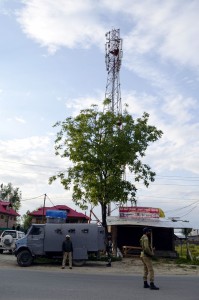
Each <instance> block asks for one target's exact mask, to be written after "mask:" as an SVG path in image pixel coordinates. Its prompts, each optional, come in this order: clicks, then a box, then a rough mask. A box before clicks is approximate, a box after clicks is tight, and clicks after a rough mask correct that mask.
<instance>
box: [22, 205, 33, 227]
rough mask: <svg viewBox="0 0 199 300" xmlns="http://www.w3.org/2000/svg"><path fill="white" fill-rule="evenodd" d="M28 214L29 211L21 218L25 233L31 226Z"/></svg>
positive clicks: (30, 218)
mask: <svg viewBox="0 0 199 300" xmlns="http://www.w3.org/2000/svg"><path fill="white" fill-rule="evenodd" d="M29 213H30V211H29V210H27V212H26V214H24V215H23V216H22V218H21V222H22V227H23V229H24V230H25V231H27V230H28V228H29V227H30V225H31V224H32V216H30V215H29Z"/></svg>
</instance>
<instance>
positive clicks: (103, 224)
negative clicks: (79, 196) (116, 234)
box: [100, 203, 108, 235]
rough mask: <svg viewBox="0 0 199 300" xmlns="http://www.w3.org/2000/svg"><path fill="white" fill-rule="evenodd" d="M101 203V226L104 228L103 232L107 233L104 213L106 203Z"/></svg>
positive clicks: (105, 211)
mask: <svg viewBox="0 0 199 300" xmlns="http://www.w3.org/2000/svg"><path fill="white" fill-rule="evenodd" d="M100 204H101V209H102V226H103V227H104V228H105V233H106V235H107V233H108V228H107V223H106V213H107V205H106V204H104V203H100Z"/></svg>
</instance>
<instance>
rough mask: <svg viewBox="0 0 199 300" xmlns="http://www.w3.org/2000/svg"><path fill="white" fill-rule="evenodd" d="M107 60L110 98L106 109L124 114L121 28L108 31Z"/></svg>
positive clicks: (107, 87) (107, 88)
mask: <svg viewBox="0 0 199 300" xmlns="http://www.w3.org/2000/svg"><path fill="white" fill-rule="evenodd" d="M105 36H106V40H107V42H106V44H105V51H106V53H105V62H106V70H107V72H108V77H107V84H106V92H105V99H109V100H110V102H109V104H108V105H105V107H104V109H105V110H110V111H112V112H113V113H114V114H116V115H120V114H122V102H121V91H120V76H119V75H120V67H121V63H122V39H121V38H120V29H112V30H111V31H109V32H107V33H106V35H105Z"/></svg>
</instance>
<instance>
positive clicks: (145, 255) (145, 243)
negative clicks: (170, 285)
mask: <svg viewBox="0 0 199 300" xmlns="http://www.w3.org/2000/svg"><path fill="white" fill-rule="evenodd" d="M151 232H152V230H151V228H148V227H145V228H144V229H143V236H142V237H141V239H140V245H141V247H142V251H141V255H140V257H141V260H142V262H143V265H144V276H143V279H144V288H150V289H151V290H159V288H158V287H157V286H155V284H154V270H153V265H152V257H153V256H154V252H153V249H152V247H151V245H150V242H149V237H151ZM148 275H149V280H150V285H149V284H148V282H147V277H148Z"/></svg>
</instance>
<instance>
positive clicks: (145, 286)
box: [144, 281, 150, 289]
mask: <svg viewBox="0 0 199 300" xmlns="http://www.w3.org/2000/svg"><path fill="white" fill-rule="evenodd" d="M144 288H145V289H147V288H150V285H149V284H148V282H147V281H144Z"/></svg>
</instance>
